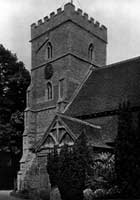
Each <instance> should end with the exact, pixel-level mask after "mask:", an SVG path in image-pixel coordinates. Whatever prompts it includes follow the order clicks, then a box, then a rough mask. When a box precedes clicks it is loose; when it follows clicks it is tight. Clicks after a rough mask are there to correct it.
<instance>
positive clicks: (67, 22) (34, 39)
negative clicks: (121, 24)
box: [19, 3, 107, 180]
mask: <svg viewBox="0 0 140 200" xmlns="http://www.w3.org/2000/svg"><path fill="white" fill-rule="evenodd" d="M106 45H107V29H106V27H105V26H104V25H100V24H99V22H97V21H96V22H94V19H93V18H89V17H88V14H86V13H83V11H82V10H81V9H77V10H75V6H74V5H73V4H71V3H67V4H66V5H65V6H64V10H62V9H61V8H59V9H57V13H54V12H52V13H51V14H50V16H49V17H48V16H47V17H44V21H42V20H39V21H38V24H35V23H34V24H32V25H31V52H32V68H31V80H32V81H31V85H30V87H29V89H28V91H27V108H26V110H25V131H24V134H23V156H22V159H21V170H20V173H19V176H20V179H22V180H24V178H25V175H26V170H27V168H28V166H29V165H30V164H29V163H31V160H32V158H33V155H32V153H31V151H30V148H31V147H32V145H33V144H34V143H35V142H37V141H38V140H39V139H40V138H41V137H42V136H43V134H44V133H45V131H46V130H47V128H48V127H49V125H50V123H51V122H52V120H53V118H54V116H55V114H56V112H57V111H59V112H63V110H64V108H65V106H66V105H67V104H68V103H69V102H70V99H71V97H72V95H73V93H74V91H75V89H76V88H77V86H78V85H80V83H81V82H82V80H83V79H84V77H85V75H86V74H87V72H88V70H89V67H90V66H91V65H92V66H95V67H98V66H104V65H105V64H106Z"/></svg>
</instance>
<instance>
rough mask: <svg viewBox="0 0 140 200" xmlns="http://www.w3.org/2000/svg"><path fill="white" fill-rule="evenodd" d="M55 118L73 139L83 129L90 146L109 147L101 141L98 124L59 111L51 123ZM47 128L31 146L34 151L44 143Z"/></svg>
mask: <svg viewBox="0 0 140 200" xmlns="http://www.w3.org/2000/svg"><path fill="white" fill-rule="evenodd" d="M56 119H59V120H61V122H62V123H63V125H64V127H65V128H66V129H67V130H69V131H70V132H71V133H72V134H73V135H74V136H75V139H76V138H78V137H79V136H80V134H81V133H82V132H83V131H85V133H86V136H87V139H88V143H89V144H92V146H95V147H101V148H110V146H108V145H107V144H106V143H105V141H103V138H102V136H101V132H100V130H101V127H100V126H96V125H93V124H92V123H89V122H86V121H83V120H79V119H76V118H72V117H69V116H66V115H64V114H60V113H57V114H56V116H55V118H54V120H53V122H52V123H54V121H55V120H56ZM49 130H50V128H48V129H47V131H46V133H45V134H44V136H43V138H42V139H41V140H40V141H39V142H37V143H36V144H35V145H34V146H33V148H32V150H34V151H39V150H40V148H41V146H42V145H43V144H44V142H45V140H46V138H47V135H48V133H49Z"/></svg>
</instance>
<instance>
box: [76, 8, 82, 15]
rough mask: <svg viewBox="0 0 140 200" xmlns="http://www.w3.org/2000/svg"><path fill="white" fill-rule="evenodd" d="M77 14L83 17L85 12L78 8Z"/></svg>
mask: <svg viewBox="0 0 140 200" xmlns="http://www.w3.org/2000/svg"><path fill="white" fill-rule="evenodd" d="M77 13H78V14H79V15H81V16H82V13H83V11H82V10H81V9H80V8H78V9H77Z"/></svg>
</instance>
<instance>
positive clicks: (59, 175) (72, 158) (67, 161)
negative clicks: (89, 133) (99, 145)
mask: <svg viewBox="0 0 140 200" xmlns="http://www.w3.org/2000/svg"><path fill="white" fill-rule="evenodd" d="M58 157H59V158H58ZM58 157H57V158H58V160H59V161H57V159H56V158H55V159H54V152H53V153H52V155H51V154H49V155H48V167H47V170H48V173H49V176H50V182H51V184H53V183H54V182H55V184H56V185H57V186H58V188H59V190H60V194H61V198H62V200H73V199H75V200H82V199H83V190H84V189H85V183H86V175H87V173H88V172H89V166H90V163H91V162H92V161H91V160H92V158H91V156H90V152H89V148H88V146H87V140H86V136H85V134H84V133H82V134H81V135H80V136H79V138H78V139H77V141H76V142H75V144H74V146H73V147H68V145H64V146H63V147H62V149H61V151H60V154H59V155H58ZM56 161H57V162H56ZM56 163H57V167H55V169H54V165H55V164H56ZM51 166H52V168H51ZM55 166H56V165H55Z"/></svg>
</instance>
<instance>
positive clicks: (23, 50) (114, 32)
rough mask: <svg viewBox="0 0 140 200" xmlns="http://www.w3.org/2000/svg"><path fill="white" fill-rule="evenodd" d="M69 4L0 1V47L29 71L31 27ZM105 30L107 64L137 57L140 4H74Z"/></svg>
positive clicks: (105, 0)
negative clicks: (12, 54) (13, 54)
mask: <svg viewBox="0 0 140 200" xmlns="http://www.w3.org/2000/svg"><path fill="white" fill-rule="evenodd" d="M67 2H68V0H0V43H2V44H3V45H4V46H5V47H6V48H8V49H10V50H11V51H12V52H13V53H16V54H17V56H18V58H19V59H20V60H22V61H23V62H24V63H25V66H26V67H27V68H28V69H30V68H31V64H30V60H31V55H30V43H29V40H30V24H32V23H33V22H36V21H37V20H38V19H40V18H43V17H45V16H47V15H49V13H50V12H52V11H56V9H57V8H59V7H63V5H64V4H65V3H67ZM74 4H75V5H76V7H79V8H81V9H82V10H84V12H87V13H88V14H89V16H91V17H93V18H95V20H97V21H99V22H100V23H102V24H104V25H105V26H107V28H108V48H107V50H108V53H107V54H108V55H107V63H108V64H109V63H113V62H117V61H121V60H125V59H128V58H132V57H135V56H139V55H140V0H74Z"/></svg>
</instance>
